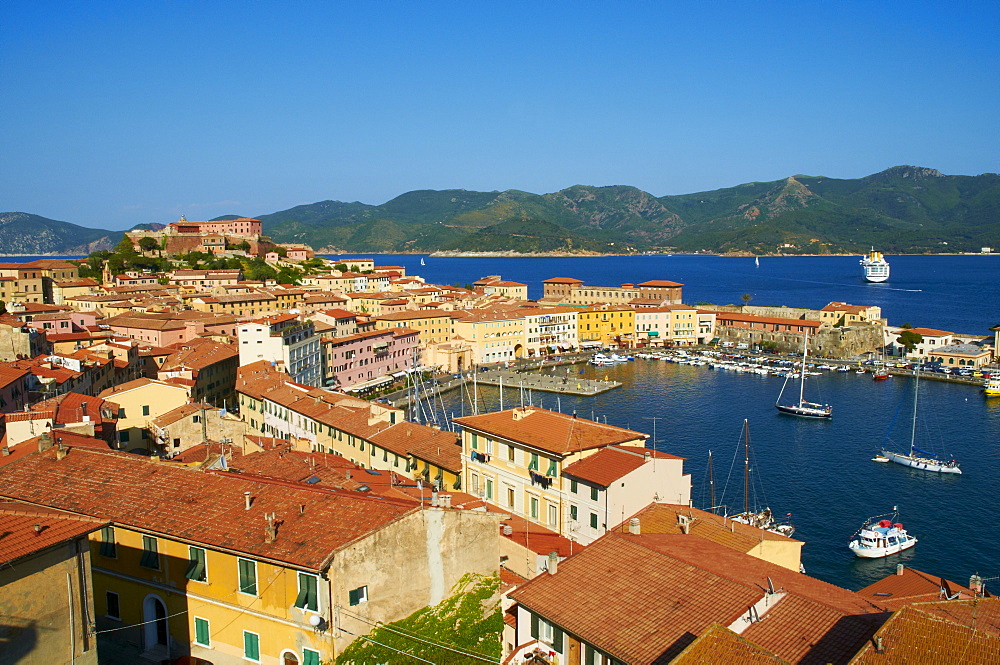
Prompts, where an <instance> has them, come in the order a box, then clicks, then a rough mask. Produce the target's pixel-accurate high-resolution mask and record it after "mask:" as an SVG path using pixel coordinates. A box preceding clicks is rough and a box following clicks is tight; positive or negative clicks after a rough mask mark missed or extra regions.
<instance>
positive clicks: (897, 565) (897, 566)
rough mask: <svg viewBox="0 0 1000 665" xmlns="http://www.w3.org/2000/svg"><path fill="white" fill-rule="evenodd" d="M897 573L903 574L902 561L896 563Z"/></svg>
mask: <svg viewBox="0 0 1000 665" xmlns="http://www.w3.org/2000/svg"><path fill="white" fill-rule="evenodd" d="M896 574H897V575H902V574H903V564H901V563H897V564H896Z"/></svg>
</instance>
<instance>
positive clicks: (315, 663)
mask: <svg viewBox="0 0 1000 665" xmlns="http://www.w3.org/2000/svg"><path fill="white" fill-rule="evenodd" d="M302 665H319V651H313V650H312V649H302Z"/></svg>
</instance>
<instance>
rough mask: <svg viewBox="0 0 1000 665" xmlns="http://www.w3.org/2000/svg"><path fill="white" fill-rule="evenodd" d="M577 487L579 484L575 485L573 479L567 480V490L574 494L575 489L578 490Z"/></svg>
mask: <svg viewBox="0 0 1000 665" xmlns="http://www.w3.org/2000/svg"><path fill="white" fill-rule="evenodd" d="M579 489H580V486H579V485H577V482H576V481H575V480H571V481H569V491H570V492H572V493H573V494H576V492H577V490H579Z"/></svg>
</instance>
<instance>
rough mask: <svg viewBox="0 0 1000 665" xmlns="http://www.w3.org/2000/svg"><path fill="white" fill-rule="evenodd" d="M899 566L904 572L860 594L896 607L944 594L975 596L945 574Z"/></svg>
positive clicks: (930, 599)
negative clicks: (943, 575) (945, 576)
mask: <svg viewBox="0 0 1000 665" xmlns="http://www.w3.org/2000/svg"><path fill="white" fill-rule="evenodd" d="M898 566H899V567H902V573H899V572H897V573H896V574H895V575H887V576H885V577H883V578H882V579H880V580H879V581H877V582H875V583H874V584H869V585H868V586H866V587H865V588H864V589H861V590H860V591H858V595H859V596H864V597H866V598H869V599H871V600H872V601H874V602H877V603H879V604H880V605H884V606H886V607H888V608H889V609H892V610H897V609H899V608H900V607H902V606H903V605H910V604H913V603H916V602H925V601H933V600H938V599H940V597H941V594H942V593H944V594H947V596H948V597H951V596H953V595H954V594H956V593H957V594H959V598H973V597H974V595H975V594H973V592H972V590H971V589H968V588H966V587H964V586H962V585H961V584H956V583H955V582H952V581H950V580H946V579H945V578H943V577H938V576H937V575H930V574H929V573H924V572H921V571H919V570H917V569H915V568H909V567H906V566H903V565H902V564H898ZM897 570H898V568H897Z"/></svg>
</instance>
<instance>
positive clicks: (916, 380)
mask: <svg viewBox="0 0 1000 665" xmlns="http://www.w3.org/2000/svg"><path fill="white" fill-rule="evenodd" d="M919 390H920V366H919V365H917V367H916V369H914V370H913V425H911V426H910V457H913V442H914V441H915V440H916V437H917V393H918V392H919Z"/></svg>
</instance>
